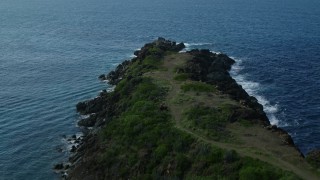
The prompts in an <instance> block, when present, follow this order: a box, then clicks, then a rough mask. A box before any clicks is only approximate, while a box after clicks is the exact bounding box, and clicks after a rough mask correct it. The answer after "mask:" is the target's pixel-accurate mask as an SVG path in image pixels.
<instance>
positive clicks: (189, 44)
mask: <svg viewBox="0 0 320 180" xmlns="http://www.w3.org/2000/svg"><path fill="white" fill-rule="evenodd" d="M183 44H184V45H185V46H186V47H185V48H184V49H183V50H181V51H180V52H186V51H189V50H191V49H192V48H197V46H206V45H212V43H183Z"/></svg>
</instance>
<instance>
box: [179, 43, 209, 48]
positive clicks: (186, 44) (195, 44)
mask: <svg viewBox="0 0 320 180" xmlns="http://www.w3.org/2000/svg"><path fill="white" fill-rule="evenodd" d="M184 45H185V46H186V47H190V46H205V45H212V43H184Z"/></svg>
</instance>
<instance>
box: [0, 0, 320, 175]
mask: <svg viewBox="0 0 320 180" xmlns="http://www.w3.org/2000/svg"><path fill="white" fill-rule="evenodd" d="M319 7H320V1H318V0H304V1H302V0H280V1H279V0H266V1H260V0H228V1H222V0H198V1H192V0H162V1H159V2H153V1H148V0H137V1H134V2H133V1H129V0H118V1H111V0H90V1H88V0H54V1H52V0H29V1H23V0H1V1H0V142H1V143H0V179H56V178H58V176H57V175H55V174H54V173H53V171H52V166H53V165H54V163H57V162H60V161H62V160H64V159H66V158H67V152H65V151H64V152H62V153H61V152H59V151H58V150H57V149H58V148H60V147H64V142H63V141H62V139H63V138H62V136H63V135H71V134H74V133H76V132H78V129H77V127H76V121H77V120H78V119H79V115H78V114H77V113H76V111H75V105H76V103H77V102H78V101H81V100H85V99H89V98H92V97H95V96H96V95H97V94H98V92H99V91H100V90H102V89H105V88H108V86H107V85H106V84H104V83H102V82H99V81H98V80H97V77H98V75H100V74H102V73H106V72H108V71H110V70H111V69H113V68H114V67H115V66H116V64H117V63H120V62H122V61H123V60H125V59H129V58H130V56H131V55H132V52H133V51H134V50H135V49H137V48H139V47H141V46H142V45H143V44H144V43H146V42H150V41H152V40H154V39H156V38H157V37H158V36H163V37H166V38H169V39H173V40H176V41H183V42H186V43H188V48H209V49H210V50H212V51H219V52H224V53H227V54H228V55H229V56H232V57H234V58H235V59H236V60H237V64H236V65H235V66H234V68H233V70H232V71H231V73H232V75H233V76H234V77H235V79H236V80H237V81H238V82H239V83H240V84H242V85H243V87H244V88H245V89H246V90H247V91H248V92H249V93H250V94H252V95H255V96H256V97H257V98H258V99H259V100H260V102H261V103H262V104H264V106H265V111H266V112H267V113H268V116H269V118H270V120H271V122H272V123H275V124H278V125H279V126H281V127H283V128H284V129H286V130H287V131H289V132H290V134H291V135H292V136H293V138H294V141H295V143H296V144H297V145H298V146H299V148H300V149H301V150H302V151H303V152H304V153H306V152H308V151H309V150H310V149H312V148H315V147H320V125H319V121H320V94H319V93H320V62H319V61H320V10H319Z"/></svg>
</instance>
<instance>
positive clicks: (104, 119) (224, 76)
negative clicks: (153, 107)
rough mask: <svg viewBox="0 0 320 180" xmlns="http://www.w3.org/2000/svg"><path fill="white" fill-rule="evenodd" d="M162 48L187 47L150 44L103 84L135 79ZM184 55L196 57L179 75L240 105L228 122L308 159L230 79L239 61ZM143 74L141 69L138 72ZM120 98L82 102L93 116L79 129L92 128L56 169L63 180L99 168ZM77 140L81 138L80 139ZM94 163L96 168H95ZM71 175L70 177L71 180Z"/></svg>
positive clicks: (203, 54) (101, 96)
mask: <svg viewBox="0 0 320 180" xmlns="http://www.w3.org/2000/svg"><path fill="white" fill-rule="evenodd" d="M154 46H156V47H159V46H160V47H161V48H163V49H168V50H164V51H163V52H161V53H165V52H166V51H170V52H171V51H172V52H179V51H181V50H182V49H183V48H184V47H185V46H184V44H183V43H180V44H176V43H175V42H171V41H168V40H165V39H163V38H159V39H158V40H156V41H154V42H152V43H148V44H146V45H145V46H144V47H142V48H141V50H137V51H135V52H134V54H135V55H136V57H134V58H132V59H131V60H127V61H124V62H123V63H121V64H119V65H118V66H117V68H116V69H115V70H114V71H111V72H110V73H109V74H108V75H100V76H99V79H100V80H103V81H105V80H107V81H108V83H109V84H110V85H113V86H116V87H117V85H118V84H119V83H120V82H121V81H122V80H123V79H131V78H133V77H131V74H130V75H129V76H128V75H127V72H128V71H129V70H130V66H132V64H133V63H134V62H137V61H142V60H144V59H145V58H146V57H148V55H149V54H148V53H150V48H153V47H154ZM157 53H158V52H155V54H152V55H154V56H156V57H159V58H162V56H163V54H161V53H159V54H157ZM182 54H187V55H188V56H192V57H194V58H193V59H191V60H190V61H188V63H189V64H187V66H186V67H183V68H177V69H176V72H177V73H181V74H190V76H189V78H190V79H191V80H192V81H197V82H201V83H206V84H209V85H212V86H214V87H215V88H216V89H217V91H218V94H222V95H221V96H227V97H228V98H230V99H232V100H233V101H236V102H238V103H239V104H240V105H241V107H244V108H238V107H236V108H234V109H232V112H231V114H230V116H228V121H229V122H230V123H234V122H237V121H239V120H240V119H246V120H248V121H249V122H250V123H252V122H253V123H255V124H258V126H260V127H262V128H263V129H266V130H267V131H270V132H272V133H273V134H276V135H277V137H278V138H279V139H280V140H281V141H282V142H283V145H285V146H288V147H292V148H294V149H295V150H296V151H297V153H298V154H299V155H300V157H301V158H304V155H303V154H302V153H301V152H300V150H299V149H298V148H297V147H296V146H295V144H294V142H293V140H292V138H291V136H290V135H289V134H288V133H287V132H286V131H285V130H283V129H281V128H278V127H277V126H275V125H271V124H270V122H269V119H268V118H267V116H266V114H265V112H264V111H263V107H262V105H261V104H259V103H258V101H257V99H256V98H255V97H253V96H249V95H248V93H247V92H246V91H245V90H244V89H243V88H242V87H241V86H240V85H239V84H237V82H236V81H235V80H234V79H233V78H232V77H231V76H230V74H229V71H230V69H231V67H232V65H233V64H234V63H235V61H234V60H233V59H231V58H229V57H228V56H227V55H225V54H216V53H212V52H210V51H209V50H197V49H196V50H190V51H187V52H182ZM212 58H214V59H215V61H214V64H208V62H209V61H198V59H208V60H210V59H212ZM138 70H139V69H138ZM140 70H142V71H141V72H135V73H136V74H135V75H137V76H144V75H145V74H148V73H149V72H148V71H146V72H143V70H144V69H140ZM118 99H119V97H117V96H113V95H110V92H107V91H106V90H104V91H102V92H101V93H100V94H99V96H98V97H96V98H94V99H92V100H88V101H84V102H80V103H78V104H77V111H78V112H79V113H80V114H83V115H89V116H88V117H87V118H85V119H82V120H80V121H79V123H78V125H79V126H82V127H85V128H90V130H88V133H86V135H85V136H84V138H83V139H82V138H81V139H79V146H78V147H77V146H74V148H72V151H73V152H72V153H74V154H73V155H72V156H71V157H70V158H69V163H66V164H62V166H59V167H58V168H55V169H60V170H61V173H62V174H63V178H67V179H77V178H78V177H79V174H83V171H84V169H85V168H87V167H89V166H95V165H94V163H93V162H90V159H94V158H95V157H93V156H95V154H96V153H97V152H102V151H103V149H104V148H105V147H103V146H101V145H100V143H101V139H100V138H99V133H100V131H101V129H102V128H103V127H104V126H105V125H106V124H107V123H108V122H109V120H110V119H112V118H113V116H118V115H119V114H120V113H121V110H119V109H116V108H115V107H114V106H113V104H114V103H113V102H117V101H118ZM161 108H163V109H165V110H166V109H168V107H167V106H166V105H163V106H162V105H161V107H160V109H161ZM76 139H77V138H76ZM92 163H93V164H92ZM99 173H101V172H96V174H94V175H92V174H91V175H90V173H88V172H86V173H85V174H86V175H87V176H86V177H88V178H89V177H91V178H93V179H99V177H100V176H103V174H99ZM67 175H68V176H67Z"/></svg>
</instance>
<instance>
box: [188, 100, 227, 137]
mask: <svg viewBox="0 0 320 180" xmlns="http://www.w3.org/2000/svg"><path fill="white" fill-rule="evenodd" d="M228 116H229V114H228V113H227V112H226V111H224V110H222V109H219V110H218V109H215V108H211V107H203V106H196V107H192V108H190V109H189V110H188V111H186V112H185V121H184V122H185V124H186V126H187V127H189V128H191V129H193V130H195V131H199V132H200V133H202V134H204V135H206V136H208V137H210V138H211V139H214V140H226V139H228V136H229V133H228V131H227V130H226V128H225V126H226V124H227V123H228Z"/></svg>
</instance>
